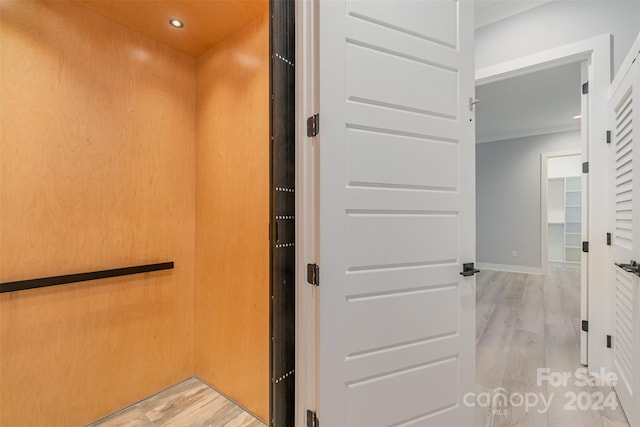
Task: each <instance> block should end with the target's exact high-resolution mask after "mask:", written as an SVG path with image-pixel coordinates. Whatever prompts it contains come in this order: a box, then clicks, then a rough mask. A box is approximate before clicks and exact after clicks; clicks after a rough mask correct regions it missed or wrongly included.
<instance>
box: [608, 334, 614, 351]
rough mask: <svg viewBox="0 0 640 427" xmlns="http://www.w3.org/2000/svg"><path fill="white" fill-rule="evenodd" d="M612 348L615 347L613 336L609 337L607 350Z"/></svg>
mask: <svg viewBox="0 0 640 427" xmlns="http://www.w3.org/2000/svg"><path fill="white" fill-rule="evenodd" d="M611 347H613V338H611V335H607V348H611Z"/></svg>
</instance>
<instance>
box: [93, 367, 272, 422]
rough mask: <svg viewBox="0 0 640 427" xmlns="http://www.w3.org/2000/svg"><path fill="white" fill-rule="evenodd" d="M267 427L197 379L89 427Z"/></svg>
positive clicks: (164, 391)
mask: <svg viewBox="0 0 640 427" xmlns="http://www.w3.org/2000/svg"><path fill="white" fill-rule="evenodd" d="M107 426H108V427H125V426H126V427H143V426H154V427H155V426H179V427H205V426H206V427H266V425H265V424H264V423H262V421H260V420H258V419H257V418H255V417H254V416H253V415H251V414H249V413H247V412H245V411H244V410H243V409H242V408H240V407H239V406H238V405H236V404H235V403H233V402H232V401H230V400H229V399H227V398H226V397H224V396H223V395H221V394H220V393H218V392H217V391H215V390H214V389H212V388H211V387H209V386H208V385H207V384H205V383H203V382H202V381H200V380H198V379H197V378H189V379H188V380H185V381H183V382H181V383H179V384H176V385H175V386H173V387H170V388H168V389H166V390H163V391H162V392H160V393H158V394H155V395H153V396H151V397H149V398H147V399H145V400H142V401H140V402H138V403H136V404H134V405H131V406H128V407H126V408H124V409H122V410H121V411H118V412H116V413H114V414H111V415H109V416H107V417H105V418H102V419H100V420H98V421H95V422H93V423H91V424H89V425H88V426H87V427H107Z"/></svg>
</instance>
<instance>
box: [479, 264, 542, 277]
mask: <svg viewBox="0 0 640 427" xmlns="http://www.w3.org/2000/svg"><path fill="white" fill-rule="evenodd" d="M477 268H478V269H479V270H480V271H481V272H482V270H491V271H505V272H507V273H522V274H536V275H540V274H543V273H542V268H540V267H529V266H526V265H509V264H491V263H488V262H478V263H477Z"/></svg>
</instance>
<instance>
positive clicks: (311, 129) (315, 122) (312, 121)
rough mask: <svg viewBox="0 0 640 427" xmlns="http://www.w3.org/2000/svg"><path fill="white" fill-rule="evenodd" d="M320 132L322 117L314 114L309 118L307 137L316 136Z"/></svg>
mask: <svg viewBox="0 0 640 427" xmlns="http://www.w3.org/2000/svg"><path fill="white" fill-rule="evenodd" d="M318 132H320V115H319V114H314V115H313V116H310V117H307V136H308V137H312V136H316V135H318Z"/></svg>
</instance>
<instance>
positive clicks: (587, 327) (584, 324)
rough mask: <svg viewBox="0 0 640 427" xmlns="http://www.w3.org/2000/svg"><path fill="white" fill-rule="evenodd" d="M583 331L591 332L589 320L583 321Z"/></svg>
mask: <svg viewBox="0 0 640 427" xmlns="http://www.w3.org/2000/svg"><path fill="white" fill-rule="evenodd" d="M582 330H583V331H585V332H589V321H588V320H583V321H582Z"/></svg>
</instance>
